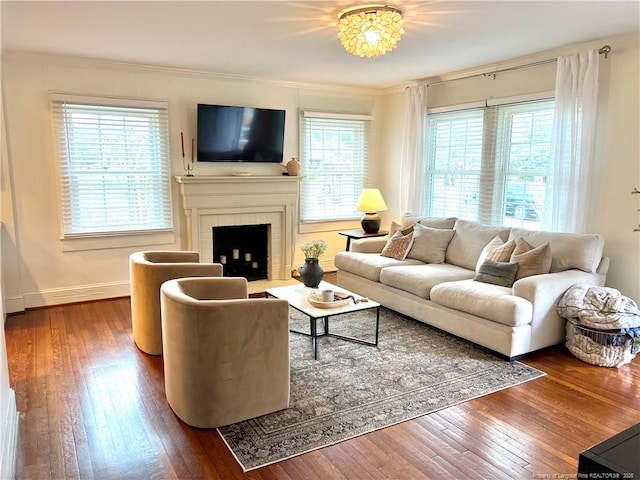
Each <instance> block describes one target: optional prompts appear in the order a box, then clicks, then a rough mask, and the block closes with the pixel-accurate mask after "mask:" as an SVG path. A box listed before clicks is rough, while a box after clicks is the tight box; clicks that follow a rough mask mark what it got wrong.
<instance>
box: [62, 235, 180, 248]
mask: <svg viewBox="0 0 640 480" xmlns="http://www.w3.org/2000/svg"><path fill="white" fill-rule="evenodd" d="M175 241H176V235H175V233H174V232H173V231H166V232H150V233H140V232H137V233H131V234H120V235H104V236H95V237H79V238H62V239H60V243H61V245H62V251H63V252H81V251H86V250H105V249H108V248H126V247H142V246H147V245H166V244H173V243H175Z"/></svg>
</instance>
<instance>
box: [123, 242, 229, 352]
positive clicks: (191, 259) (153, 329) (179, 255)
mask: <svg viewBox="0 0 640 480" xmlns="http://www.w3.org/2000/svg"><path fill="white" fill-rule="evenodd" d="M199 260H200V256H199V254H198V252H190V251H147V252H136V253H133V254H131V256H130V257H129V276H130V280H131V323H132V327H133V340H134V342H135V343H136V345H137V346H138V348H139V349H140V350H142V351H143V352H145V353H148V354H149V355H162V325H161V319H160V286H161V285H162V283H163V282H165V281H166V280H171V279H174V278H180V277H221V276H222V265H221V264H219V263H198V262H199Z"/></svg>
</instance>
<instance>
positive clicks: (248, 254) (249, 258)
mask: <svg viewBox="0 0 640 480" xmlns="http://www.w3.org/2000/svg"><path fill="white" fill-rule="evenodd" d="M244 261H245V262H250V261H251V254H250V253H245V254H244Z"/></svg>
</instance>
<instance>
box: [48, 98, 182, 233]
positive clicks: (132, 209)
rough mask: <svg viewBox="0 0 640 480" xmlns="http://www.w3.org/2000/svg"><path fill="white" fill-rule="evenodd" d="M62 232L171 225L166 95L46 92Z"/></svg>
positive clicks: (147, 229) (143, 230)
mask: <svg viewBox="0 0 640 480" xmlns="http://www.w3.org/2000/svg"><path fill="white" fill-rule="evenodd" d="M51 104H52V116H53V126H54V134H55V143H56V160H57V172H58V185H59V203H60V205H59V208H60V219H61V232H62V237H63V238H65V239H69V238H76V237H97V236H105V235H118V234H133V233H149V232H154V231H156V232H160V231H168V230H171V229H172V228H173V221H172V212H171V184H170V162H169V140H168V105H167V102H158V101H141V100H127V99H113V98H98V97H84V96H76V95H63V94H51Z"/></svg>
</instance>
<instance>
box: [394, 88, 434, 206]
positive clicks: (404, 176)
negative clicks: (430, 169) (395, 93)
mask: <svg viewBox="0 0 640 480" xmlns="http://www.w3.org/2000/svg"><path fill="white" fill-rule="evenodd" d="M405 99H406V106H407V114H406V117H405V128H404V138H403V141H402V154H401V157H400V199H399V205H400V213H401V214H402V213H407V212H411V213H413V214H416V215H420V214H423V213H424V211H425V210H424V208H425V205H424V192H425V188H424V187H425V186H424V182H425V178H424V167H425V165H424V151H425V150H424V141H423V139H425V138H427V131H426V126H427V85H426V84H423V85H418V86H415V87H409V88H407V89H406V91H405Z"/></svg>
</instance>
